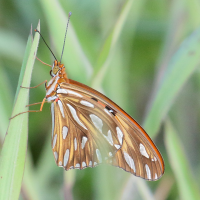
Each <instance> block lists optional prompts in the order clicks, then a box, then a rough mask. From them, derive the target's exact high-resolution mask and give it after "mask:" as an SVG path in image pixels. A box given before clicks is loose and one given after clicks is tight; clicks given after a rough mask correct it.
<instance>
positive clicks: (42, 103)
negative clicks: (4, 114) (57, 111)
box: [10, 97, 46, 119]
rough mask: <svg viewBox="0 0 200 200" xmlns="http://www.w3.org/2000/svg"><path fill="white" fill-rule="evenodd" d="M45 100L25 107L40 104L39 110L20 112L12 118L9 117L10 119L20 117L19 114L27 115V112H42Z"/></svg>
mask: <svg viewBox="0 0 200 200" xmlns="http://www.w3.org/2000/svg"><path fill="white" fill-rule="evenodd" d="M45 100H46V97H45V98H44V99H43V101H42V102H39V103H33V104H30V105H27V106H26V107H28V106H33V105H37V104H41V106H40V110H27V111H25V112H21V113H18V114H16V115H14V116H13V117H11V118H10V119H13V118H15V117H17V116H18V115H21V114H24V113H29V112H42V108H43V105H44V103H46V102H45Z"/></svg>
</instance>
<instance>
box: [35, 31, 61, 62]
mask: <svg viewBox="0 0 200 200" xmlns="http://www.w3.org/2000/svg"><path fill="white" fill-rule="evenodd" d="M35 32H38V33H39V34H40V36H41V38H42V40H43V41H44V43H45V44H46V46H47V47H48V49H49V50H50V52H51V54H52V55H53V57H54V58H55V60H57V58H56V57H55V55H54V53H53V52H52V50H51V49H50V47H49V45H48V44H47V43H46V41H45V40H44V38H43V37H42V35H41V33H40V31H38V30H37V29H35Z"/></svg>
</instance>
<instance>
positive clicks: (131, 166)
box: [124, 152, 135, 172]
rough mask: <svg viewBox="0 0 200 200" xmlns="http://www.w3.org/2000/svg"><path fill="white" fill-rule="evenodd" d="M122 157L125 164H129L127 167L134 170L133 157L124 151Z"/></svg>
mask: <svg viewBox="0 0 200 200" xmlns="http://www.w3.org/2000/svg"><path fill="white" fill-rule="evenodd" d="M124 158H125V160H126V162H127V164H128V165H129V167H130V168H131V169H132V170H133V171H134V172H135V163H134V160H133V158H131V156H129V154H128V153H126V152H124Z"/></svg>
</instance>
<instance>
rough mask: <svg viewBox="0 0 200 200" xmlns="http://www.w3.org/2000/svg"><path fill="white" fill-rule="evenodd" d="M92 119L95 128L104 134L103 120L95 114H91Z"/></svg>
mask: <svg viewBox="0 0 200 200" xmlns="http://www.w3.org/2000/svg"><path fill="white" fill-rule="evenodd" d="M90 118H91V120H92V122H93V124H94V125H95V127H96V128H97V129H98V130H99V131H100V132H101V133H102V127H103V122H102V120H101V119H100V118H99V117H97V116H96V115H94V114H90Z"/></svg>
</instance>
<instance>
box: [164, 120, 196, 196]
mask: <svg viewBox="0 0 200 200" xmlns="http://www.w3.org/2000/svg"><path fill="white" fill-rule="evenodd" d="M165 144H166V148H167V152H168V156H169V161H170V163H171V167H172V169H173V172H174V175H175V178H176V181H177V183H178V187H179V193H180V199H183V200H188V199H192V200H198V199H200V193H199V190H198V186H197V185H196V183H195V180H194V178H193V177H192V174H191V169H190V167H189V164H188V163H189V161H188V159H187V158H186V155H185V153H184V148H183V145H182V144H181V141H180V139H179V137H178V135H177V132H176V130H175V129H174V127H173V124H172V122H171V121H170V120H167V122H166V123H165Z"/></svg>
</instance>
